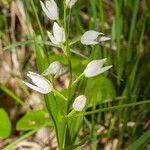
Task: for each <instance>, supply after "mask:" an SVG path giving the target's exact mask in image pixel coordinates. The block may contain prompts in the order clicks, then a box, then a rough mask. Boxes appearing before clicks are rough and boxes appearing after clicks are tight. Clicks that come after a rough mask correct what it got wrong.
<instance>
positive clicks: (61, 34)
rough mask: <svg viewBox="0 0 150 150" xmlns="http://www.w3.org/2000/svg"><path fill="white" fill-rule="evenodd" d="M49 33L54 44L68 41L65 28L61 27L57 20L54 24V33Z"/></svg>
mask: <svg viewBox="0 0 150 150" xmlns="http://www.w3.org/2000/svg"><path fill="white" fill-rule="evenodd" d="M47 33H48V36H49V38H50V40H51V41H52V43H53V44H56V45H59V44H60V43H64V42H65V41H66V39H65V31H64V29H63V28H61V27H60V26H59V25H58V24H57V23H56V22H54V25H53V34H54V35H52V34H51V33H50V32H47Z"/></svg>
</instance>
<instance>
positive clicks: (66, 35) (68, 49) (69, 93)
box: [64, 0, 72, 100]
mask: <svg viewBox="0 0 150 150" xmlns="http://www.w3.org/2000/svg"><path fill="white" fill-rule="evenodd" d="M69 15H70V14H69ZM69 21H70V19H69ZM67 23H68V26H69V24H70V23H69V22H68V21H67V6H66V1H65V0H64V30H65V37H66V53H67V59H68V66H69V74H70V81H69V87H68V100H69V99H70V95H71V84H72V65H71V52H70V47H69V39H68V37H69V33H67V29H68V28H69V27H68V28H67Z"/></svg>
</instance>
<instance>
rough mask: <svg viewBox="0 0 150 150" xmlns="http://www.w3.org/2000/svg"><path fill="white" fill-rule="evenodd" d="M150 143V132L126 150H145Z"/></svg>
mask: <svg viewBox="0 0 150 150" xmlns="http://www.w3.org/2000/svg"><path fill="white" fill-rule="evenodd" d="M149 142H150V130H148V131H146V132H145V133H144V134H143V135H142V136H141V137H139V138H138V139H137V140H136V141H135V142H133V143H132V144H131V145H129V146H128V147H127V148H126V149H125V150H133V149H134V150H143V149H144V146H145V145H146V144H148V143H149Z"/></svg>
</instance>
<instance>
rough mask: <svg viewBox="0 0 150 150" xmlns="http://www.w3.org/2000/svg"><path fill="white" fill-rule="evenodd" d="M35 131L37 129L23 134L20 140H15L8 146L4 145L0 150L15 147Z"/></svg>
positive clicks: (8, 149)
mask: <svg viewBox="0 0 150 150" xmlns="http://www.w3.org/2000/svg"><path fill="white" fill-rule="evenodd" d="M37 130H38V129H35V130H32V131H29V132H27V133H25V134H24V135H22V136H21V137H20V138H18V139H16V140H15V141H13V142H11V143H10V144H8V145H6V146H5V147H4V148H3V149H2V150H10V149H11V148H12V147H14V146H15V145H17V144H18V143H19V142H21V141H23V140H24V139H26V138H28V137H29V136H31V135H32V134H34V133H35V132H36V131H37Z"/></svg>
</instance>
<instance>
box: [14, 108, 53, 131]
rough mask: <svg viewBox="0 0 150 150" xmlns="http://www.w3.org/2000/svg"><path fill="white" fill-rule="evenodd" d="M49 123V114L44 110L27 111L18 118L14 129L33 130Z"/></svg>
mask: <svg viewBox="0 0 150 150" xmlns="http://www.w3.org/2000/svg"><path fill="white" fill-rule="evenodd" d="M46 124H47V125H51V126H52V122H50V119H49V116H48V114H47V112H45V111H44V110H39V111H35V112H33V111H28V112H27V113H26V114H25V115H24V116H23V117H22V118H21V119H20V120H18V122H17V125H16V129H17V130H24V131H26V130H33V129H37V128H42V127H43V126H45V125H46Z"/></svg>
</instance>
